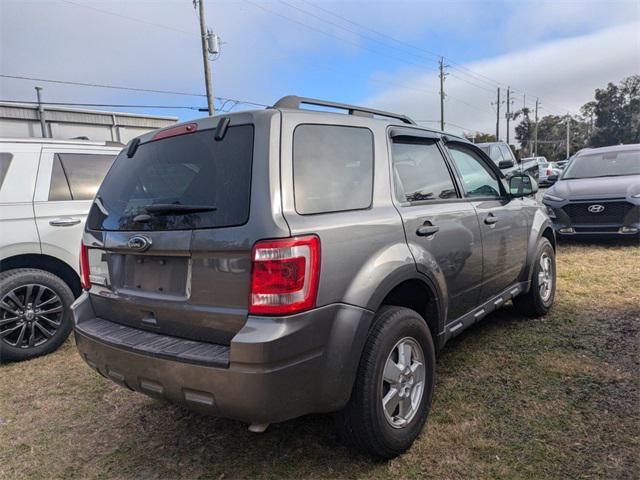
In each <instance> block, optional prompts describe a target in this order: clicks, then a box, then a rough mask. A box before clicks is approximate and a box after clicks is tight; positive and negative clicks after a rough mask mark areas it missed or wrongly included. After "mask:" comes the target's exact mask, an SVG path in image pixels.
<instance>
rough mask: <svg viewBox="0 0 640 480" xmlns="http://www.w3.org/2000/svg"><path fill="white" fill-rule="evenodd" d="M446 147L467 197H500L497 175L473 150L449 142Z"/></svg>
mask: <svg viewBox="0 0 640 480" xmlns="http://www.w3.org/2000/svg"><path fill="white" fill-rule="evenodd" d="M448 148H449V152H450V153H451V157H452V158H453V162H454V163H455V165H456V168H457V169H458V172H460V176H461V177H462V183H463V184H464V188H465V190H466V192H467V195H466V196H467V197H500V181H499V180H498V177H497V176H496V174H495V173H494V172H493V171H492V170H491V169H490V168H489V167H488V166H487V165H486V164H485V163H484V162H483V161H482V159H481V158H480V157H479V156H478V155H476V153H475V152H473V151H472V150H470V149H468V148H466V147H464V146H461V145H455V144H449V145H448Z"/></svg>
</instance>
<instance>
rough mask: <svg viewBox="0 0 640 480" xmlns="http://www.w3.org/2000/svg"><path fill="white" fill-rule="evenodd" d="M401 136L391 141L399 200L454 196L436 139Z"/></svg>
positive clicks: (451, 182) (454, 189) (453, 188)
mask: <svg viewBox="0 0 640 480" xmlns="http://www.w3.org/2000/svg"><path fill="white" fill-rule="evenodd" d="M403 138H404V139H405V140H401V141H394V142H393V144H392V145H391V156H392V159H393V173H394V180H395V186H396V188H395V190H396V198H397V199H398V201H400V202H419V201H422V200H442V199H447V198H457V196H458V194H457V192H456V188H455V186H454V184H453V180H452V178H451V174H450V173H449V169H448V168H447V165H446V163H445V160H444V157H443V156H442V154H441V153H440V150H438V146H437V145H436V144H435V142H425V141H424V140H420V141H417V140H416V141H412V140H411V139H407V138H408V137H403Z"/></svg>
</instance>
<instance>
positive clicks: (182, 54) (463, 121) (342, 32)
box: [0, 0, 640, 133]
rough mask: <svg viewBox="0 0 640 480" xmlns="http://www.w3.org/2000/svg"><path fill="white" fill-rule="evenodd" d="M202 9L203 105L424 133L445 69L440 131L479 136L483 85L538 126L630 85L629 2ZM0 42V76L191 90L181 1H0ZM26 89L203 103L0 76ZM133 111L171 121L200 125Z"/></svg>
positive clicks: (636, 15) (85, 99) (1, 88)
mask: <svg viewBox="0 0 640 480" xmlns="http://www.w3.org/2000/svg"><path fill="white" fill-rule="evenodd" d="M206 2H207V6H208V8H207V24H208V25H209V26H211V27H212V28H213V29H214V30H215V31H216V32H217V33H218V34H219V35H220V36H221V37H222V40H223V42H224V44H223V52H222V55H221V56H220V58H219V59H218V60H217V61H215V62H213V63H212V66H213V72H214V93H215V94H216V95H219V96H223V97H229V98H238V99H243V100H252V101H255V102H259V103H264V104H271V103H273V102H274V101H275V100H277V98H279V97H280V96H283V95H286V94H298V95H306V96H314V97H321V98H327V99H331V100H336V101H343V102H353V103H359V104H367V105H371V106H376V107H382V108H387V109H393V110H398V111H401V112H403V113H408V114H410V115H412V116H413V117H414V118H417V119H420V120H427V121H434V120H437V119H438V115H439V106H438V96H437V90H438V85H437V78H436V76H435V71H436V69H437V63H436V62H437V56H438V55H444V56H445V57H446V58H447V63H448V64H450V67H449V68H448V69H447V71H448V72H449V73H450V76H449V77H447V80H446V83H445V91H447V93H448V94H449V96H448V97H447V101H446V106H445V110H446V113H445V120H446V121H447V129H448V130H451V131H455V132H456V133H460V132H461V131H473V130H477V131H489V132H493V130H494V129H495V127H494V124H495V111H494V110H493V108H494V107H492V106H491V101H492V100H494V99H495V90H496V87H497V86H498V85H500V86H501V87H502V89H503V99H504V90H505V89H506V87H507V85H511V86H513V87H515V88H516V93H514V96H513V98H514V108H519V107H521V106H522V105H523V104H524V102H526V105H527V106H529V107H532V106H533V102H534V101H535V97H536V96H538V97H540V98H541V100H542V105H543V107H542V108H543V109H544V110H543V111H541V114H548V113H556V114H560V113H566V111H571V112H574V113H575V112H576V111H577V109H578V108H579V106H580V105H582V104H583V103H585V102H586V101H588V100H590V99H591V98H592V96H593V90H594V89H595V88H597V87H601V86H604V85H605V84H606V82H608V81H612V82H618V81H619V80H621V79H622V78H623V77H625V76H627V75H630V74H633V73H640V2H638V1H635V0H633V1H626V0H620V1H614V0H611V1H590V0H583V1H566V0H556V1H549V2H547V1H537V2H531V1H525V0H523V1H455V0H453V1H421V2H408V1H395V2H391V1H364V0H361V1H347V2H334V1H321V2H312V1H311V0H273V1H268V2H265V1H260V0H237V1H228V0H206ZM0 29H1V33H0V35H1V38H0V40H1V47H0V49H1V51H0V53H1V56H0V70H1V72H2V74H6V75H24V76H31V77H38V78H44V79H58V80H71V81H77V82H88V83H103V84H112V85H124V86H132V87H139V88H150V89H159V90H172V91H180V92H193V93H202V92H203V91H204V86H203V81H202V63H201V62H202V60H201V56H200V55H201V54H200V51H199V37H198V35H199V31H198V20H197V18H196V15H195V11H194V9H193V6H192V3H191V1H190V0H173V1H149V0H147V1H132V0H130V1H118V0H42V1H24V0H23V1H17V0H3V1H2V2H1V3H0ZM381 34H382V35H381ZM36 84H39V85H42V86H43V87H45V88H44V96H45V99H46V100H48V101H61V102H79V103H110V104H144V105H165V106H171V105H183V106H194V107H197V106H204V105H205V103H206V102H205V101H204V99H203V98H202V97H197V96H178V95H166V94H150V93H142V92H129V91H123V90H111V89H102V88H88V87H74V86H68V85H58V84H51V83H42V82H33V81H19V80H13V79H2V78H0V93H1V95H0V97H1V99H2V100H31V99H33V98H34V90H33V86H34V85H36ZM525 95H526V99H525V98H523V97H524V96H525ZM238 108H247V107H246V106H239V107H238ZM502 108H503V109H504V105H503V106H502ZM108 109H110V110H117V109H116V108H108ZM125 110H130V111H131V110H133V109H125ZM133 111H136V112H141V113H153V114H160V115H175V116H178V117H179V118H181V119H188V118H193V117H197V116H201V115H202V113H198V112H196V111H193V110H179V109H176V110H167V109H153V108H147V109H135V110H133ZM425 124H426V125H431V126H434V125H435V124H434V123H425ZM502 128H503V131H504V126H503V127H502Z"/></svg>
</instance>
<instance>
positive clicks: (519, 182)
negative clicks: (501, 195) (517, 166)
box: [509, 173, 538, 197]
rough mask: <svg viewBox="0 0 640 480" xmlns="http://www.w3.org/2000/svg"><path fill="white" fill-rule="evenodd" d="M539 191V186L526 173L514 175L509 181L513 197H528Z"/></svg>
mask: <svg viewBox="0 0 640 480" xmlns="http://www.w3.org/2000/svg"><path fill="white" fill-rule="evenodd" d="M537 191H538V184H537V183H536V181H535V180H534V179H533V178H531V176H529V175H527V174H526V173H521V174H517V175H514V176H513V177H511V178H510V179H509V193H510V194H511V196H512V197H526V196H528V195H533V194H534V193H536V192H537Z"/></svg>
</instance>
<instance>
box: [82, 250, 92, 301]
mask: <svg viewBox="0 0 640 480" xmlns="http://www.w3.org/2000/svg"><path fill="white" fill-rule="evenodd" d="M80 285H82V288H84V289H85V290H89V289H90V288H91V281H90V280H89V250H88V249H87V246H86V245H85V244H84V242H83V243H81V244H80Z"/></svg>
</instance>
